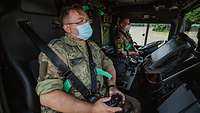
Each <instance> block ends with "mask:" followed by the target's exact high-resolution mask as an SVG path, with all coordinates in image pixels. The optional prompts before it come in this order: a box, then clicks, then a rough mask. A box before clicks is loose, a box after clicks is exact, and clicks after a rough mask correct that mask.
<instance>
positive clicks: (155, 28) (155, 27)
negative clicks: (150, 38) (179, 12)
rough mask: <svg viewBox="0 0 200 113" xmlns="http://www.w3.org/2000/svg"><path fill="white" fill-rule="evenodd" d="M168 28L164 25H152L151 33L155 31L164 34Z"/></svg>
mask: <svg viewBox="0 0 200 113" xmlns="http://www.w3.org/2000/svg"><path fill="white" fill-rule="evenodd" d="M169 29H170V26H169V25H166V24H155V25H153V29H152V30H153V31H157V32H166V31H169Z"/></svg>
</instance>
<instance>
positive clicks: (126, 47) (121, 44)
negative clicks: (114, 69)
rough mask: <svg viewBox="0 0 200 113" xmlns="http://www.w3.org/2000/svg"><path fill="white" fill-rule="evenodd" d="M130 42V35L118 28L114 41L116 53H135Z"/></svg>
mask: <svg viewBox="0 0 200 113" xmlns="http://www.w3.org/2000/svg"><path fill="white" fill-rule="evenodd" d="M122 32H123V33H122ZM130 40H132V39H131V36H130V34H129V33H128V32H125V31H123V30H121V29H120V28H118V31H117V36H116V39H115V48H116V49H117V51H118V52H119V51H120V52H121V53H123V54H127V52H128V51H137V50H136V49H135V47H134V46H133V44H132V43H130V42H131V41H130Z"/></svg>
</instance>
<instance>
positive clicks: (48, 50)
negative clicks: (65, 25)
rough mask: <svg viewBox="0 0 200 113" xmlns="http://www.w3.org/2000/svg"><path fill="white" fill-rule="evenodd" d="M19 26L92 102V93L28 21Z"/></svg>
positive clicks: (66, 77) (19, 22)
mask: <svg viewBox="0 0 200 113" xmlns="http://www.w3.org/2000/svg"><path fill="white" fill-rule="evenodd" d="M18 25H19V26H20V28H22V29H23V31H24V32H25V33H26V34H27V35H28V37H29V38H30V39H31V41H32V42H33V43H34V44H35V45H36V47H37V48H38V49H40V50H41V51H42V52H43V53H45V54H46V55H47V57H48V58H49V60H50V61H51V62H52V63H53V64H54V65H55V66H56V67H57V68H58V70H59V71H61V72H62V73H63V74H62V76H64V78H65V80H66V79H68V80H70V82H71V84H72V86H73V87H74V88H76V90H78V91H79V92H80V93H81V94H82V95H83V97H84V98H85V99H87V100H89V101H90V100H91V93H90V91H89V90H88V89H87V87H86V86H85V85H84V84H83V83H82V82H81V81H80V80H79V79H78V78H77V77H76V75H75V74H74V73H73V72H72V71H71V69H70V68H69V66H68V65H66V64H65V63H64V62H63V61H62V60H61V59H60V58H59V57H58V56H57V54H55V52H54V51H53V50H52V49H51V48H49V47H48V45H46V43H45V42H44V41H43V40H42V39H41V38H40V37H39V36H38V35H37V33H35V31H34V30H33V29H32V28H31V27H30V26H29V23H28V21H27V20H25V21H24V20H23V21H18Z"/></svg>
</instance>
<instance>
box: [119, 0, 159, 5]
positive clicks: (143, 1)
mask: <svg viewBox="0 0 200 113" xmlns="http://www.w3.org/2000/svg"><path fill="white" fill-rule="evenodd" d="M153 1H155V0H116V2H119V3H124V4H127V3H128V4H134V5H139V4H149V3H152V2H153Z"/></svg>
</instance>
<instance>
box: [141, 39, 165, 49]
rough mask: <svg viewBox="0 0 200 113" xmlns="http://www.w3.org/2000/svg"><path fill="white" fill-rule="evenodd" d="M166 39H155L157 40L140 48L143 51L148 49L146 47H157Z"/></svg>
mask: <svg viewBox="0 0 200 113" xmlns="http://www.w3.org/2000/svg"><path fill="white" fill-rule="evenodd" d="M164 42H165V41H164V40H159V41H155V42H151V43H149V44H147V45H145V46H142V47H140V48H139V50H141V51H143V50H146V49H150V48H152V47H156V46H159V45H160V44H162V43H164Z"/></svg>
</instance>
